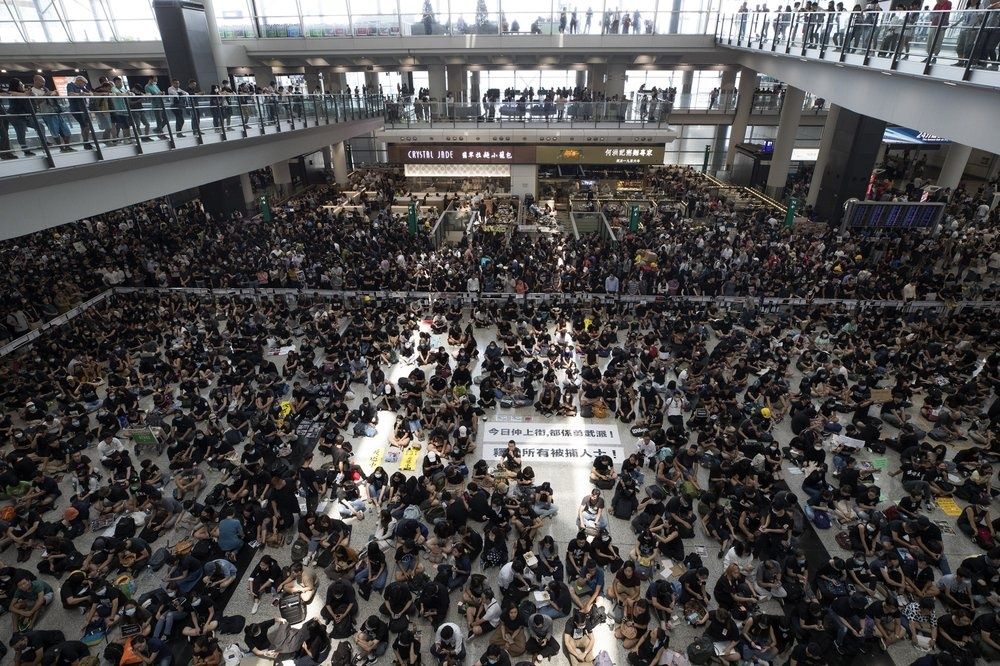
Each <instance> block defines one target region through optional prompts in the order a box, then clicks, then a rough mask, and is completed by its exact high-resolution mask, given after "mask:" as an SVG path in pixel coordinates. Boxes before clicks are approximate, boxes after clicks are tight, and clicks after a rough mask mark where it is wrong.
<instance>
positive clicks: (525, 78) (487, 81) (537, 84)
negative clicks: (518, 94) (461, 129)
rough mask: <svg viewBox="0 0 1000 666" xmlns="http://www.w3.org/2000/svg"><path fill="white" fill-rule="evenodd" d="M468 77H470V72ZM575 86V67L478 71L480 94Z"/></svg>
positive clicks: (536, 90)
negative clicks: (495, 91) (492, 90)
mask: <svg viewBox="0 0 1000 666" xmlns="http://www.w3.org/2000/svg"><path fill="white" fill-rule="evenodd" d="M469 77H470V78H471V77H472V73H471V72H470V73H469ZM575 86H576V70H575V69H493V70H482V71H480V72H479V90H480V91H481V92H482V94H485V93H486V91H487V90H490V89H496V90H499V91H500V94H501V95H503V93H504V91H505V90H507V89H508V88H513V89H514V90H518V91H524V90H527V89H528V88H533V89H534V90H535V92H536V93H537V92H538V91H539V90H555V89H559V88H569V89H573V87H575ZM418 88H419V86H418ZM470 89H471V82H470Z"/></svg>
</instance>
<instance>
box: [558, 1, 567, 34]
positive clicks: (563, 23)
mask: <svg viewBox="0 0 1000 666" xmlns="http://www.w3.org/2000/svg"><path fill="white" fill-rule="evenodd" d="M565 32H566V8H565V7H563V8H562V10H561V11H560V12H559V34H560V35H561V34H563V33H565Z"/></svg>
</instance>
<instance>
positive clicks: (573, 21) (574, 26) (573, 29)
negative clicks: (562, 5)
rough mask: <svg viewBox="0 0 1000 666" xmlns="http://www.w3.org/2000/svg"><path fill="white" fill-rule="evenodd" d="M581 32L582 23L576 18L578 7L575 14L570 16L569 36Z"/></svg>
mask: <svg viewBox="0 0 1000 666" xmlns="http://www.w3.org/2000/svg"><path fill="white" fill-rule="evenodd" d="M578 32H580V22H579V20H577V18H576V7H574V8H573V13H572V14H570V16H569V34H571V35H575V34H576V33H578Z"/></svg>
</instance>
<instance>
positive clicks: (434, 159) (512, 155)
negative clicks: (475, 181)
mask: <svg viewBox="0 0 1000 666" xmlns="http://www.w3.org/2000/svg"><path fill="white" fill-rule="evenodd" d="M389 161H390V162H394V163H397V164H534V162H535V149H534V147H533V146H524V145H514V146H511V145H502V146H501V145H496V144H492V145H483V144H461V143H455V144H444V145H442V144H408V145H404V144H390V145H389Z"/></svg>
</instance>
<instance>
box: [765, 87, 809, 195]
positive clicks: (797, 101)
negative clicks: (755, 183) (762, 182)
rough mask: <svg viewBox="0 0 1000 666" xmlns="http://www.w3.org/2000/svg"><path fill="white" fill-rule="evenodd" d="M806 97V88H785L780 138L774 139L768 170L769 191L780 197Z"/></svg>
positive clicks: (779, 120) (779, 130) (779, 124)
mask: <svg viewBox="0 0 1000 666" xmlns="http://www.w3.org/2000/svg"><path fill="white" fill-rule="evenodd" d="M805 99H806V93H805V91H804V90H801V89H799V88H794V87H792V86H788V87H787V88H786V89H785V101H784V103H783V104H782V106H781V117H780V118H779V119H778V138H777V139H775V140H774V153H773V154H772V155H771V168H770V169H769V170H768V172H767V193H768V194H770V195H771V196H773V197H780V196H781V193H782V191H783V190H784V189H785V183H786V182H788V167H789V165H790V164H791V162H792V148H794V147H795V137H796V135H797V134H798V133H799V120H801V119H802V102H804V101H805Z"/></svg>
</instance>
